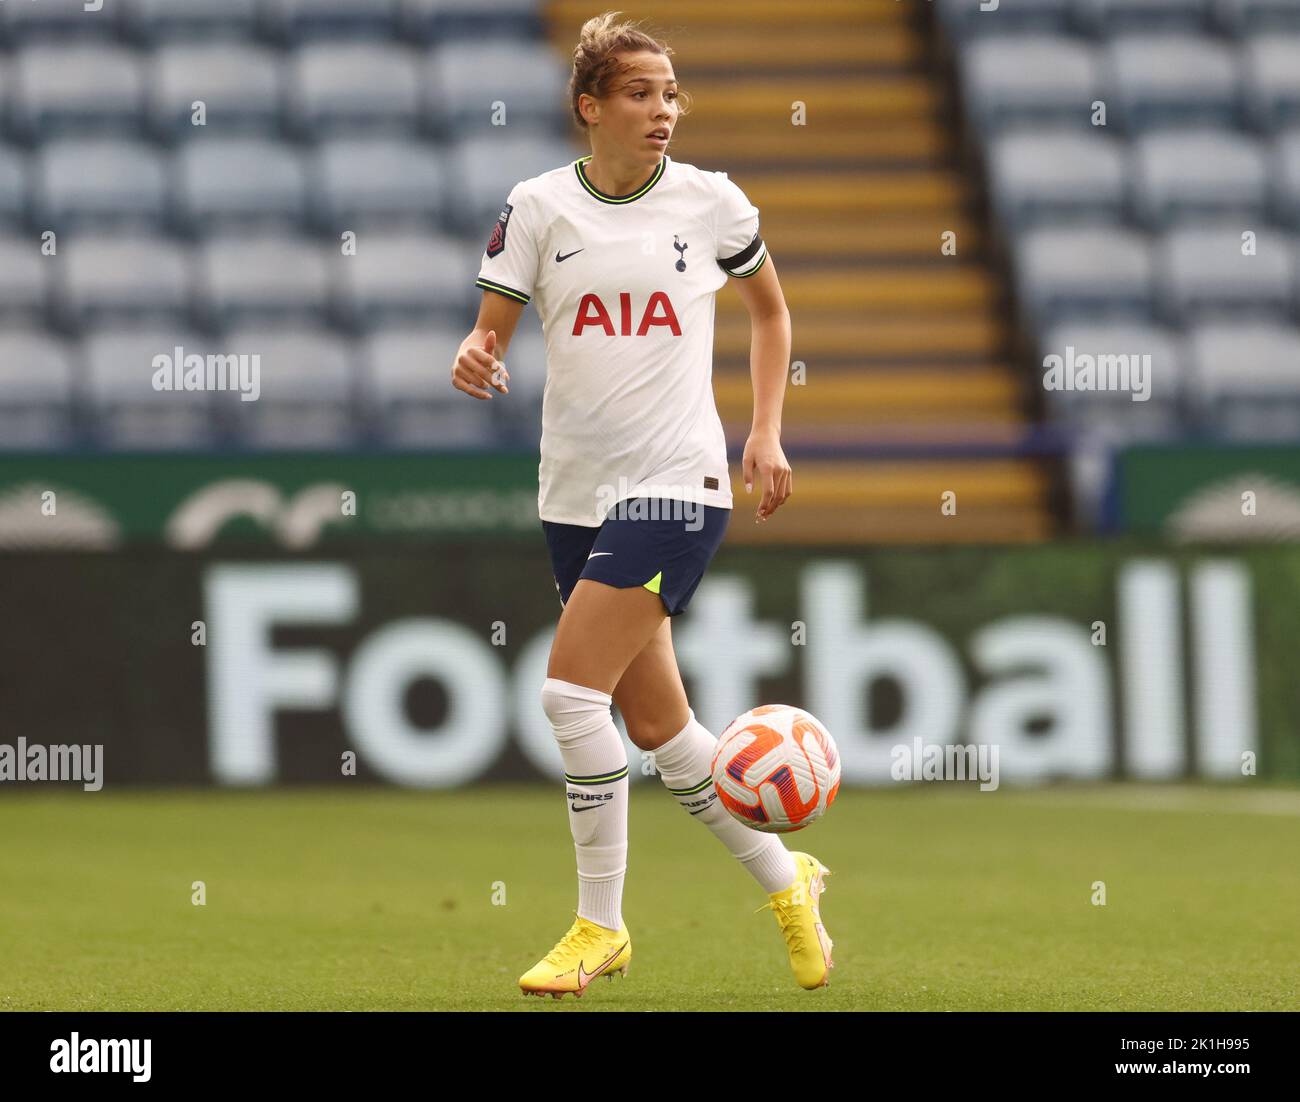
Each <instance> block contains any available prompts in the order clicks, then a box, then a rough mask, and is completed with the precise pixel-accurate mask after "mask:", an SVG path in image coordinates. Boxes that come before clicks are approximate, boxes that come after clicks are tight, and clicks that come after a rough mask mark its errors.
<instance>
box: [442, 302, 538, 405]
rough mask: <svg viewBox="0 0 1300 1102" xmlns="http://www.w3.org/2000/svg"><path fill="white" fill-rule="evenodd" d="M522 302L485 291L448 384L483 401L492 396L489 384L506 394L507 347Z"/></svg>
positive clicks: (507, 384) (507, 378)
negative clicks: (476, 318) (476, 317)
mask: <svg viewBox="0 0 1300 1102" xmlns="http://www.w3.org/2000/svg"><path fill="white" fill-rule="evenodd" d="M523 312H524V304H523V303H522V302H516V301H514V300H513V299H508V298H506V297H505V296H504V295H498V294H497V293H496V292H494V291H484V292H483V301H482V303H480V304H479V308H478V320H477V321H476V322H475V323H474V328H473V330H472V331H471V332H470V334H469V336H467V337H466V338H465V339H464V340H463V341H461V343H460V348H459V349H458V350H457V352H456V360H455V362H454V363H453V364H452V365H451V385H452V386H454V387H455V388H456V389H457V390H460V391H464V392H465V393H466V394H468V395H470V396H471V397H473V398H478V399H480V400H482V401H486V400H487V399H490V398H491V397H492V393H491V391H490V390H489V389H488V388H489V387H494V388H496V389H497V390H499V391H500V392H501V393H502V394H509V393H510V391H509V389H508V387H509V385H510V372H508V371H507V370H506V366H505V356H506V350H507V349H508V348H509V347H510V338H511V337H513V336H514V333H515V326H516V325H518V324H519V315H520V314H522V313H523Z"/></svg>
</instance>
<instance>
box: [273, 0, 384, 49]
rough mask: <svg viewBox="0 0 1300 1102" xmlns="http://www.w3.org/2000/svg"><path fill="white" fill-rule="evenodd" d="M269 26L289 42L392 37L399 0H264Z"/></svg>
mask: <svg viewBox="0 0 1300 1102" xmlns="http://www.w3.org/2000/svg"><path fill="white" fill-rule="evenodd" d="M262 3H263V8H264V14H265V20H266V23H267V25H268V26H269V27H270V28H272V29H273V30H274V32H275V33H276V34H278V35H279V36H280V37H282V38H283V39H284V41H286V42H289V43H294V42H298V41H301V40H302V39H304V38H317V37H337V38H355V37H369V38H391V37H392V36H393V35H394V34H395V33H396V32H397V30H398V20H397V14H398V0H262Z"/></svg>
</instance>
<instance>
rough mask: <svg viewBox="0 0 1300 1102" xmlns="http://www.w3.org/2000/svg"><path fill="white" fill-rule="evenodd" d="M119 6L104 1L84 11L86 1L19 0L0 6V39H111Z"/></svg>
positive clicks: (118, 23) (117, 25) (118, 19)
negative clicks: (98, 6)
mask: <svg viewBox="0 0 1300 1102" xmlns="http://www.w3.org/2000/svg"><path fill="white" fill-rule="evenodd" d="M121 12H122V9H121V5H120V4H113V3H109V2H106V3H105V4H104V5H103V6H102V7H101V8H100V9H99V11H87V10H86V0H40V2H39V3H36V2H32V0H22V2H21V3H15V2H14V0H9V2H8V3H0V39H8V40H9V41H10V42H31V41H36V40H55V39H60V40H68V39H75V38H83V39H98V40H100V41H103V40H104V39H108V38H111V37H112V36H113V35H115V34H117V33H118V31H119V30H120V28H121Z"/></svg>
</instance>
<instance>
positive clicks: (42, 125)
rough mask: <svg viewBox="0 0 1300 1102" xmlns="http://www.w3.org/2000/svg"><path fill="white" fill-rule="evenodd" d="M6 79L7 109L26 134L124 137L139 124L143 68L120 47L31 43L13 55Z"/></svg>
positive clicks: (36, 135) (133, 132)
mask: <svg viewBox="0 0 1300 1102" xmlns="http://www.w3.org/2000/svg"><path fill="white" fill-rule="evenodd" d="M7 6H9V7H12V6H13V5H7ZM86 14H87V15H90V14H91V13H86ZM10 81H11V85H10V108H9V109H10V114H11V117H12V119H13V122H14V126H15V127H16V129H17V130H18V132H19V133H20V134H23V135H25V136H27V137H28V138H32V139H36V138H40V139H42V140H44V139H46V138H49V137H51V136H56V135H61V134H93V135H95V136H96V137H100V136H103V135H105V134H106V133H113V132H117V133H120V134H123V135H126V136H130V135H132V134H136V133H139V132H140V131H141V129H142V125H143V121H144V104H145V82H144V73H143V71H142V66H141V62H140V60H139V57H138V56H137V54H136V53H135V52H134V51H133V50H129V49H126V48H125V47H123V46H118V45H113V44H111V43H104V42H101V43H94V44H89V43H80V42H78V43H72V44H69V45H50V44H39V45H31V46H28V47H26V48H25V49H23V50H20V51H19V52H18V53H17V54H16V56H15V59H14V61H13V65H12V73H11V75H10Z"/></svg>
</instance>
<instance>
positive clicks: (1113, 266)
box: [1015, 226, 1154, 324]
mask: <svg viewBox="0 0 1300 1102" xmlns="http://www.w3.org/2000/svg"><path fill="white" fill-rule="evenodd" d="M1152 271H1153V264H1152V258H1151V249H1150V245H1149V243H1148V240H1147V238H1146V236H1145V235H1143V234H1139V233H1136V232H1133V231H1131V230H1126V229H1119V228H1107V227H1101V226H1094V227H1080V228H1070V229H1041V230H1034V231H1031V232H1029V233H1025V234H1021V235H1020V236H1019V238H1018V239H1017V240H1016V242H1015V280H1016V287H1017V290H1018V295H1019V298H1020V302H1021V303H1022V304H1023V305H1024V306H1025V307H1026V308H1027V310H1028V311H1029V314H1030V316H1031V318H1033V319H1035V320H1036V321H1037V322H1038V323H1039V324H1049V323H1051V322H1052V321H1054V320H1064V319H1066V318H1068V317H1080V318H1081V317H1085V316H1089V315H1123V316H1127V317H1137V318H1145V317H1147V316H1149V315H1150V312H1151V310H1152V307H1153V305H1154V298H1153V287H1152Z"/></svg>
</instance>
